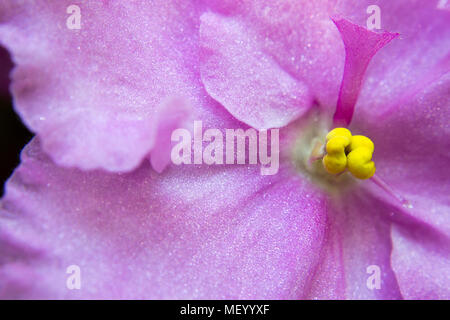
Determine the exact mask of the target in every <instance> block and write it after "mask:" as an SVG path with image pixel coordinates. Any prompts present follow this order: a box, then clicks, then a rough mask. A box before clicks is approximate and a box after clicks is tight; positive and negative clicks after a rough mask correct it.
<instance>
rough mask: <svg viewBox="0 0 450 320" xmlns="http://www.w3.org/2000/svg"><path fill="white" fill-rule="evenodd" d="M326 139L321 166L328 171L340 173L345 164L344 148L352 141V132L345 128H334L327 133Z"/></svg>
mask: <svg viewBox="0 0 450 320" xmlns="http://www.w3.org/2000/svg"><path fill="white" fill-rule="evenodd" d="M326 139H327V145H326V151H327V154H326V155H325V156H324V157H323V159H322V163H323V166H324V167H325V170H327V172H328V173H331V174H338V173H341V172H343V171H344V170H345V168H346V166H347V156H346V154H345V149H346V148H347V147H348V146H349V145H350V143H351V141H352V133H351V132H350V131H349V130H348V129H345V128H336V129H333V130H331V131H330V132H329V133H328V134H327V137H326Z"/></svg>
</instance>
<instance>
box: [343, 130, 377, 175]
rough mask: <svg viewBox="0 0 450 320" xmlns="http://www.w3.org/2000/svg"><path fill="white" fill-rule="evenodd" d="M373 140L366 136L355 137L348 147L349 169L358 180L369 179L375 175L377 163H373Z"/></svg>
mask: <svg viewBox="0 0 450 320" xmlns="http://www.w3.org/2000/svg"><path fill="white" fill-rule="evenodd" d="M374 147H375V146H374V144H373V142H372V140H370V139H369V138H367V137H365V136H353V137H352V140H351V143H350V145H349V146H348V147H347V150H346V151H347V153H348V154H347V168H348V170H349V171H350V172H351V174H352V175H353V176H355V177H356V178H358V179H369V178H370V177H372V176H373V175H374V173H375V170H376V168H375V163H374V162H373V161H372V154H373V150H374Z"/></svg>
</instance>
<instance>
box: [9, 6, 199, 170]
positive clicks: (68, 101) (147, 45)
mask: <svg viewBox="0 0 450 320" xmlns="http://www.w3.org/2000/svg"><path fill="white" fill-rule="evenodd" d="M72 4H73V1H68V0H62V1H54V2H52V3H51V4H48V3H47V2H45V1H31V2H30V1H28V2H23V1H22V2H17V1H2V4H1V5H0V17H1V19H0V20H1V24H0V41H1V42H2V43H3V44H4V45H5V46H6V47H7V48H8V49H9V50H10V51H11V53H12V56H13V59H14V61H15V63H16V65H17V68H16V69H15V71H14V73H13V81H14V83H13V88H12V91H13V94H14V99H15V107H16V109H17V111H18V112H19V114H20V115H21V116H22V118H23V119H24V121H25V123H26V124H27V125H28V126H29V127H30V128H31V129H32V130H33V131H34V132H36V133H37V134H39V136H40V137H41V139H42V144H43V148H44V149H45V151H46V152H48V153H49V154H50V155H51V156H52V158H53V159H54V160H55V161H56V162H57V163H58V164H60V165H64V166H77V167H79V168H83V169H94V168H104V169H107V170H110V171H126V170H131V169H133V168H135V167H136V166H137V165H139V163H140V162H141V160H142V159H144V158H145V157H146V156H147V155H148V153H149V151H150V150H151V149H152V148H153V143H154V140H155V134H156V130H155V128H154V127H153V123H154V118H155V113H156V112H157V108H158V106H160V104H161V103H162V102H163V101H164V99H165V98H170V97H172V96H176V97H182V98H185V99H188V100H189V101H190V102H191V103H192V104H193V105H201V103H200V100H201V99H202V98H201V97H203V96H204V92H203V91H202V89H201V84H200V81H199V76H198V75H199V71H198V62H197V60H198V49H197V34H198V22H197V21H198V14H197V13H196V10H197V9H196V7H195V6H194V5H193V4H191V3H188V2H182V3H178V4H174V3H173V2H172V1H167V0H162V1H151V2H145V3H137V2H133V3H131V2H129V1H109V2H108V1H93V2H83V3H81V4H80V5H79V7H80V9H81V29H80V30H71V29H68V28H67V27H66V20H67V18H68V17H69V14H68V13H66V9H67V8H68V7H69V5H72Z"/></svg>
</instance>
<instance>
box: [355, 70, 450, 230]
mask: <svg viewBox="0 0 450 320" xmlns="http://www.w3.org/2000/svg"><path fill="white" fill-rule="evenodd" d="M449 91H450V73H448V74H447V75H444V76H441V77H440V78H438V79H437V80H435V81H434V82H433V83H432V84H430V85H428V86H427V87H425V88H422V90H420V91H419V92H418V93H417V94H416V95H415V96H413V97H410V99H409V100H404V101H403V103H402V104H401V105H399V106H398V107H397V108H395V109H393V110H391V112H389V113H385V114H382V115H380V116H375V117H370V116H369V115H367V117H366V119H364V120H358V121H356V122H355V123H354V124H353V126H352V132H355V133H359V132H361V133H363V134H364V135H367V136H368V137H370V138H371V139H372V141H373V142H374V143H375V153H374V161H375V163H376V166H377V175H378V176H379V177H380V178H381V179H383V180H385V181H386V183H387V184H388V185H390V187H391V188H392V189H393V190H394V192H396V193H397V194H398V195H400V196H401V197H402V198H406V199H407V200H409V202H410V203H411V205H412V208H402V206H401V203H399V201H396V200H395V199H394V198H393V197H391V196H389V195H388V194H386V193H385V192H383V191H382V190H381V189H379V188H378V187H377V186H372V187H371V188H372V191H373V192H374V194H377V196H378V197H379V198H383V199H385V201H389V202H391V203H393V204H394V205H397V206H398V207H400V208H401V211H400V215H401V216H402V217H399V218H401V219H402V220H403V219H406V220H411V221H414V222H417V221H420V222H421V223H423V224H424V225H428V226H431V227H433V228H434V229H436V230H438V232H440V233H443V234H445V235H447V236H450V202H449V198H448V194H449V193H450V170H449V167H448V163H449V161H450V156H449V150H450V140H449V139H448V137H449V134H450V131H449V125H448V124H449V122H450V115H449V113H448V112H447V110H448V108H449V107H450V99H449V95H448V92H449Z"/></svg>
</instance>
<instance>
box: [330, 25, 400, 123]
mask: <svg viewBox="0 0 450 320" xmlns="http://www.w3.org/2000/svg"><path fill="white" fill-rule="evenodd" d="M333 21H334V23H335V24H336V26H337V28H338V29H339V32H340V33H341V36H342V40H343V41H344V45H345V67H344V75H343V78H342V83H341V88H340V90H339V98H338V102H337V107H336V112H335V114H334V117H333V123H334V126H336V127H339V126H344V127H347V126H348V125H349V124H350V121H351V120H352V117H353V111H354V109H355V104H356V101H357V99H358V95H359V92H360V90H361V86H362V83H363V77H364V74H365V72H366V69H367V66H368V65H369V62H370V60H371V59H372V57H373V56H374V55H375V54H376V53H377V51H378V50H380V49H381V48H383V47H384V46H385V45H386V44H388V43H389V42H390V41H391V40H392V39H394V38H395V37H397V36H398V34H394V33H389V32H383V33H375V32H372V31H369V30H367V29H365V28H363V27H360V26H358V25H356V24H353V23H351V22H350V21H348V20H345V19H341V18H335V19H333Z"/></svg>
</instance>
